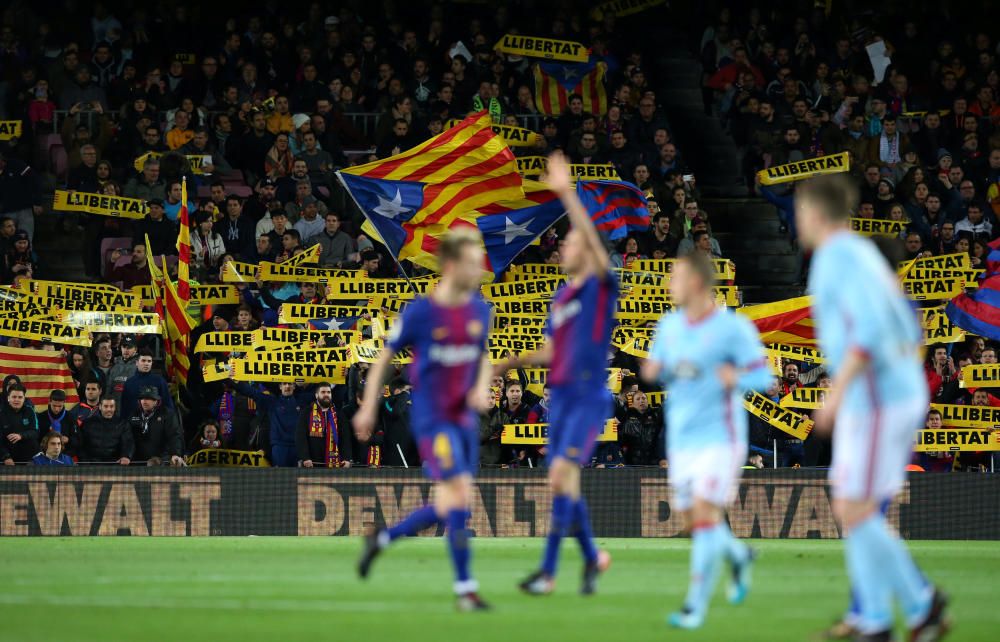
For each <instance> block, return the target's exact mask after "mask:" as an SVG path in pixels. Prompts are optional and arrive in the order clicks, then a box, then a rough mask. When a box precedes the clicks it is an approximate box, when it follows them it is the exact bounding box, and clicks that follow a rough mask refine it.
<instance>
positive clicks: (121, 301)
mask: <svg viewBox="0 0 1000 642" xmlns="http://www.w3.org/2000/svg"><path fill="white" fill-rule="evenodd" d="M28 287H30V289H31V292H32V293H34V294H35V295H36V296H38V297H41V298H42V299H47V300H48V305H53V304H54V305H56V306H58V307H59V308H61V309H63V310H67V309H74V310H76V309H81V308H77V307H73V308H69V307H68V306H66V305H63V303H70V302H77V303H81V304H93V305H106V306H112V307H116V308H122V309H123V310H139V301H138V299H136V297H135V295H132V294H128V293H125V292H122V291H121V290H118V289H116V288H112V287H110V286H108V289H101V288H96V287H92V285H91V284H87V285H82V284H80V283H61V282H59V281H29V282H28ZM82 309H85V310H86V309H88V308H82ZM95 309H96V308H95Z"/></svg>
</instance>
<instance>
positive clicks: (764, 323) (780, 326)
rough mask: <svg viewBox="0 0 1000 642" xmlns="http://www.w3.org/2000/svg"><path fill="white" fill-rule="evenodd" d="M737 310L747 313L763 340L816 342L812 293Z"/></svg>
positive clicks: (799, 342) (797, 342)
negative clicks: (810, 295)
mask: <svg viewBox="0 0 1000 642" xmlns="http://www.w3.org/2000/svg"><path fill="white" fill-rule="evenodd" d="M738 312H739V313H740V314H742V315H744V316H746V317H749V318H750V320H751V321H753V323H754V325H755V326H757V331H758V332H760V339H761V341H763V342H764V343H786V344H791V345H810V346H811V345H816V328H815V326H814V325H813V320H812V297H809V296H800V297H796V298H794V299H785V300H784V301H775V302H774V303H764V304H762V305H750V306H747V307H745V308H740V309H739V310H738Z"/></svg>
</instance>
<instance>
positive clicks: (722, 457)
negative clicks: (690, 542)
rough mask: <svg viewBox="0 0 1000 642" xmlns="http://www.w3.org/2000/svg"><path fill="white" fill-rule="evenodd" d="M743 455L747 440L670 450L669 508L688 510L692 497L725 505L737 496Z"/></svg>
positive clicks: (692, 501) (668, 470)
mask: <svg viewBox="0 0 1000 642" xmlns="http://www.w3.org/2000/svg"><path fill="white" fill-rule="evenodd" d="M746 459H747V445H746V444H730V443H718V444H711V445H707V446H704V447H702V448H699V449H697V450H691V449H689V450H681V451H676V452H673V451H672V452H671V453H670V456H669V461H668V463H669V467H668V468H667V476H668V478H669V479H670V485H671V487H672V488H673V491H674V495H673V501H672V502H671V509H672V510H680V511H686V510H690V509H691V506H692V505H693V504H694V500H695V499H700V500H702V501H705V502H708V503H710V504H714V505H715V506H720V507H723V508H724V507H726V506H728V505H729V504H730V503H732V501H733V499H734V498H735V497H736V489H737V486H738V485H739V481H740V477H741V476H742V475H743V464H744V463H745V462H746Z"/></svg>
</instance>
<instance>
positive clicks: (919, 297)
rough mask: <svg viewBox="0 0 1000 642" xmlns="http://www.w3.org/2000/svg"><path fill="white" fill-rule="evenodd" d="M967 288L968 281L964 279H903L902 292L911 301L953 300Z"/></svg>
mask: <svg viewBox="0 0 1000 642" xmlns="http://www.w3.org/2000/svg"><path fill="white" fill-rule="evenodd" d="M973 283H975V282H973ZM967 287H968V281H966V280H965V277H951V278H945V279H925V280H922V281H916V280H911V279H903V291H904V292H906V296H907V297H908V298H909V299H910V300H911V301H933V300H938V299H954V298H955V297H957V296H958V295H959V294H962V293H963V292H965V288H967Z"/></svg>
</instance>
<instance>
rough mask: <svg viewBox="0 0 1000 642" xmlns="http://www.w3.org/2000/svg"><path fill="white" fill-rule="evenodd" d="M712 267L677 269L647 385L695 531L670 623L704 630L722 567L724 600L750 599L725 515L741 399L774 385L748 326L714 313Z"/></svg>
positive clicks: (738, 460)
mask: <svg viewBox="0 0 1000 642" xmlns="http://www.w3.org/2000/svg"><path fill="white" fill-rule="evenodd" d="M714 280H715V266H714V265H713V264H712V260H711V259H710V258H708V256H706V255H704V254H702V253H700V252H699V253H695V254H691V255H688V256H686V257H684V258H682V259H680V260H679V261H678V262H677V263H676V264H675V265H674V271H673V274H672V276H671V279H670V294H671V296H672V297H673V299H674V302H675V303H676V304H677V305H678V306H679V307H680V309H679V310H677V311H675V312H673V313H671V314H668V315H666V316H665V317H663V318H662V319H661V320H660V322H659V324H658V325H657V327H656V334H655V336H654V339H653V346H652V348H651V349H650V352H649V358H648V359H647V360H646V361H645V362H644V363H643V366H642V376H643V378H644V379H645V380H646V381H650V382H652V381H662V382H663V383H664V384H665V388H666V391H667V394H668V397H667V400H666V407H667V408H666V422H667V460H668V463H669V466H668V472H669V476H670V483H671V486H672V487H673V492H674V495H673V501H672V504H671V506H672V508H674V509H676V510H678V511H680V512H681V513H682V514H683V516H684V520H685V523H686V524H687V525H688V526H689V528H690V531H691V575H690V584H689V585H688V593H687V598H686V599H685V600H684V605H683V606H682V608H681V610H680V611H677V612H675V613H672V614H671V615H670V617H669V618H668V622H669V624H670V625H671V626H674V627H677V628H683V629H694V628H698V627H700V626H701V625H702V623H703V622H704V620H705V614H706V612H707V611H708V604H709V601H710V600H711V597H712V592H713V591H714V589H715V584H716V581H717V580H718V576H719V571H720V569H721V566H722V562H723V560H728V561H729V563H730V565H731V567H732V571H733V574H732V584H731V586H730V589H729V600H730V602H732V603H734V604H739V603H741V602H742V601H743V600H744V599H746V595H747V592H748V590H749V588H750V569H751V566H752V563H753V557H754V554H753V551H751V550H750V548H749V547H748V546H747V545H746V544H744V543H743V542H741V541H739V540H738V539H736V538H735V537H734V536H733V533H732V531H730V530H729V524H728V523H726V520H725V507H726V505H727V504H729V503H730V502H731V501H732V499H733V494H734V491H735V490H736V485H737V483H738V481H739V478H740V472H741V470H742V467H743V465H744V463H746V459H747V450H748V447H749V446H748V437H747V414H746V412H745V411H744V410H743V394H744V392H746V391H747V390H763V389H765V388H766V387H767V386H768V384H770V383H771V381H772V375H771V373H770V371H769V370H768V368H767V360H766V359H765V357H764V347H763V346H762V345H761V343H760V336H759V335H758V334H757V329H756V328H755V327H754V325H753V324H752V323H751V322H750V321H749V320H748V319H745V318H743V317H740V316H737V315H736V314H734V313H732V312H730V311H728V310H726V309H725V308H720V307H718V306H717V305H716V302H715V296H714V294H713V292H712V284H713V283H714Z"/></svg>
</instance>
